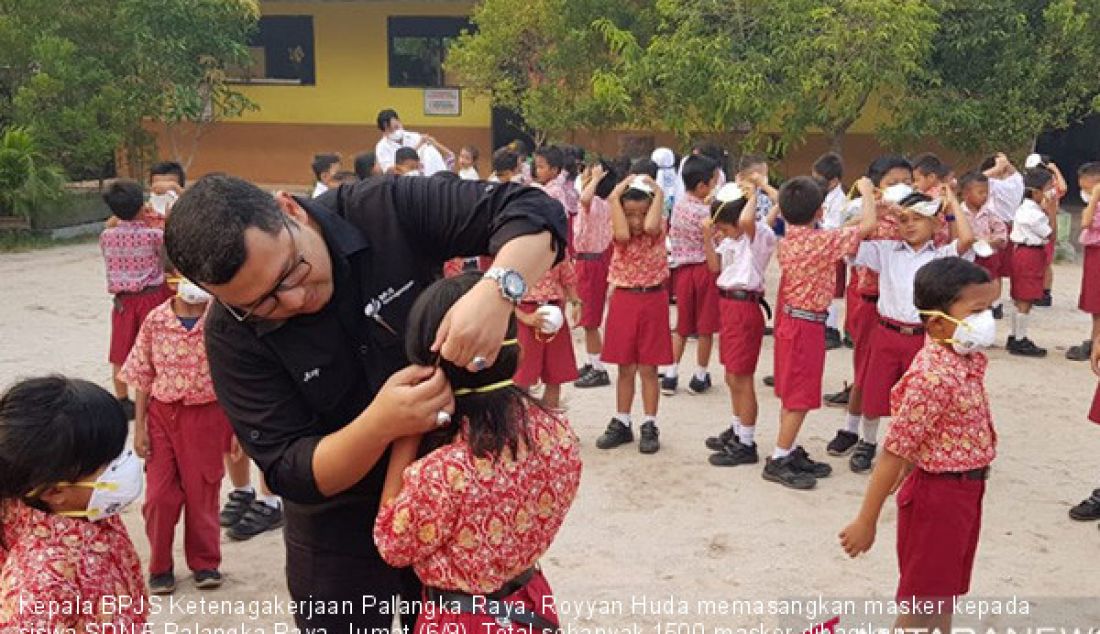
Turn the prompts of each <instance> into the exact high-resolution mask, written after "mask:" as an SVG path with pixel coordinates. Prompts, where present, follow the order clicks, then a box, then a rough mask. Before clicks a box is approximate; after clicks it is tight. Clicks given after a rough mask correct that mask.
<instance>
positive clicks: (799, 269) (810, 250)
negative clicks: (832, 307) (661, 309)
mask: <svg viewBox="0 0 1100 634" xmlns="http://www.w3.org/2000/svg"><path fill="white" fill-rule="evenodd" d="M859 242H860V240H859V228H858V227H846V228H844V229H829V230H822V229H814V228H813V227H804V226H799V225H788V226H787V234H786V236H784V238H783V240H781V241H780V242H779V266H780V268H782V269H783V281H782V283H781V284H780V291H779V296H780V297H782V298H783V302H784V303H785V304H786V305H788V306H790V307H791V308H800V309H802V310H809V311H813V312H818V313H823V312H825V311H826V310H827V309H828V308H829V303H830V302H832V300H833V291H835V290H836V263H837V262H839V261H840V260H843V259H844V258H845V257H848V256H852V255H855V253H856V251H857V250H858V249H859Z"/></svg>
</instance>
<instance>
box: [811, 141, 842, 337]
mask: <svg viewBox="0 0 1100 634" xmlns="http://www.w3.org/2000/svg"><path fill="white" fill-rule="evenodd" d="M812 175H813V177H814V178H816V179H818V180H820V181H821V183H822V184H824V188H825V191H826V192H827V193H826V194H825V202H824V203H823V204H822V207H823V208H824V209H825V211H824V213H823V214H822V216H821V227H822V228H823V229H839V228H840V227H843V226H844V225H846V224H847V223H848V218H847V209H848V197H847V196H846V195H845V194H844V183H843V182H842V179H843V178H844V161H843V159H841V158H840V155H839V154H837V153H836V152H828V153H826V154H822V155H821V156H820V157H819V158H818V159H817V160H816V161H814V166H813V172H812ZM847 279H848V263H847V262H839V263H837V265H836V290H835V291H834V293H833V301H832V302H831V303H830V304H829V319H828V320H827V321H826V322H825V349H826V350H835V349H837V348H839V347H841V346H842V345H844V342H843V341H842V340H841V338H840V308H841V306H842V305H843V303H844V292H845V290H844V289H845V286H846V285H847ZM849 341H851V340H850V339H849Z"/></svg>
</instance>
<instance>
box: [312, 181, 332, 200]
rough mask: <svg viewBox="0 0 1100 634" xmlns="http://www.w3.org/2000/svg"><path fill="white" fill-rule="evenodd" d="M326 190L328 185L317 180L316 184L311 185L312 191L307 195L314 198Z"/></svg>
mask: <svg viewBox="0 0 1100 634" xmlns="http://www.w3.org/2000/svg"><path fill="white" fill-rule="evenodd" d="M327 191H328V185H325V184H324V183H322V182H321V181H317V184H316V185H314V186H313V193H312V194H310V195H309V197H310V198H316V197H318V196H320V195H321V194H323V193H325V192H327Z"/></svg>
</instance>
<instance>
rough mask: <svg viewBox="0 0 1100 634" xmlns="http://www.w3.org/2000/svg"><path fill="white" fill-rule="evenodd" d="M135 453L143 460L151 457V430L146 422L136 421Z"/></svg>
mask: <svg viewBox="0 0 1100 634" xmlns="http://www.w3.org/2000/svg"><path fill="white" fill-rule="evenodd" d="M134 453H135V454H137V457H138V458H141V459H142V460H145V459H146V458H148V457H149V453H150V452H149V430H148V429H147V428H146V427H145V421H144V420H136V419H135V420H134Z"/></svg>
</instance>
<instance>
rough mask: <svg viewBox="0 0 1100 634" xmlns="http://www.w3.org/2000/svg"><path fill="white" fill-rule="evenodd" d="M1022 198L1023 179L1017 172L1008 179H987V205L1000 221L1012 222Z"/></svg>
mask: <svg viewBox="0 0 1100 634" xmlns="http://www.w3.org/2000/svg"><path fill="white" fill-rule="evenodd" d="M1023 198H1024V177H1023V176H1022V175H1021V174H1020V173H1019V172H1016V173H1014V174H1012V176H1009V177H1008V178H991V179H989V205H990V206H991V207H992V208H993V213H995V214H997V217H998V218H1000V219H1001V220H1004V221H1005V222H1012V218H1013V216H1014V215H1015V214H1016V208H1017V207H1019V206H1020V201H1021V200H1023Z"/></svg>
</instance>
